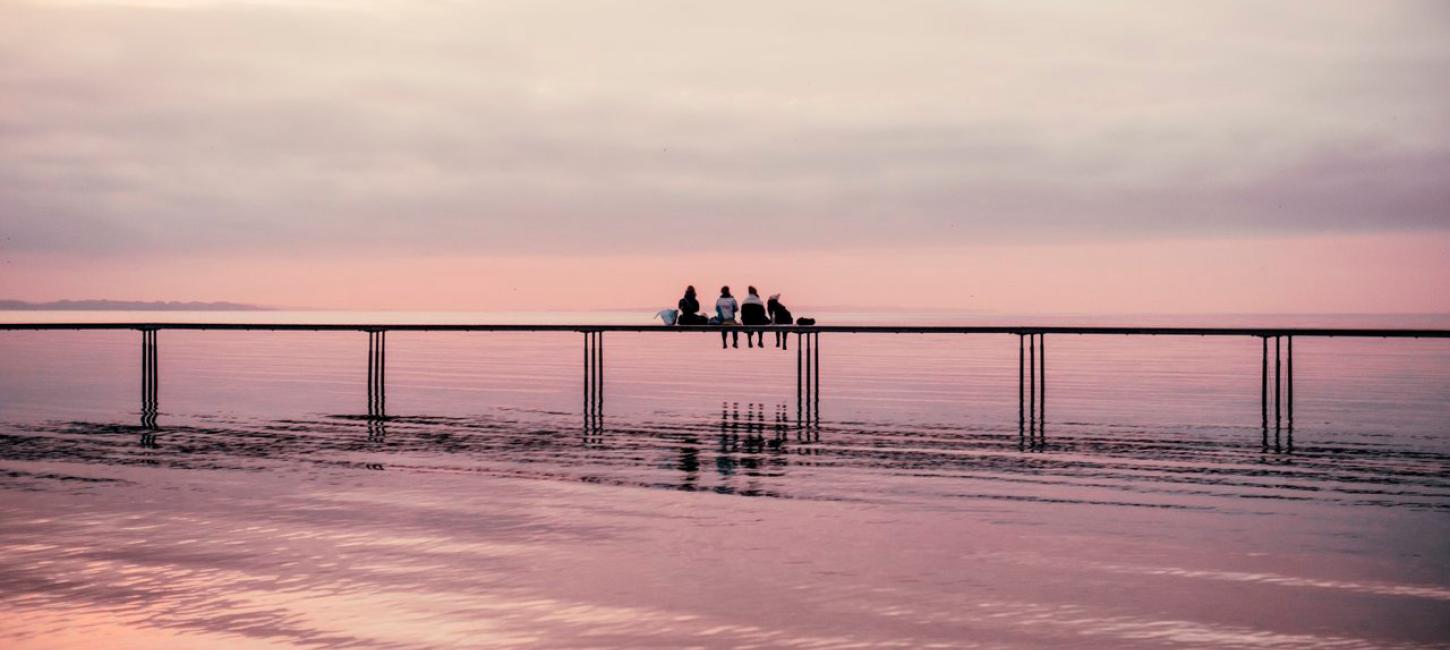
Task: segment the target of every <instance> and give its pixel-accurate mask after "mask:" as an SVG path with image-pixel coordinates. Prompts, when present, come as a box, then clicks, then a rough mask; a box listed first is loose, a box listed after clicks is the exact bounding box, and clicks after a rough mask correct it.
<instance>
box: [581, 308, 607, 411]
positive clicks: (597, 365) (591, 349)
mask: <svg viewBox="0 0 1450 650" xmlns="http://www.w3.org/2000/svg"><path fill="white" fill-rule="evenodd" d="M603 432H604V332H592V331H585V332H584V433H585V436H586V437H587V436H588V435H590V434H599V433H603Z"/></svg>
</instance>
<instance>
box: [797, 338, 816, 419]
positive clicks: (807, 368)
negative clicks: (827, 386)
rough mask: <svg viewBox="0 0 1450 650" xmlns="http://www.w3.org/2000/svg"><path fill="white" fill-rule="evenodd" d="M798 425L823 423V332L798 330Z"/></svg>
mask: <svg viewBox="0 0 1450 650" xmlns="http://www.w3.org/2000/svg"><path fill="white" fill-rule="evenodd" d="M795 352H796V357H795V399H796V426H797V427H812V426H820V424H821V333H820V332H796V345H795Z"/></svg>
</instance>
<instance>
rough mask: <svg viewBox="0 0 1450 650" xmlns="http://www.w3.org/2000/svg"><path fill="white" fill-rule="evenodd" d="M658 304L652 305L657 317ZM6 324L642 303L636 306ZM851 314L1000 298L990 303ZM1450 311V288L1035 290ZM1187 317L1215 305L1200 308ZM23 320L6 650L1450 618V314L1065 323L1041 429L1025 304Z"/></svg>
mask: <svg viewBox="0 0 1450 650" xmlns="http://www.w3.org/2000/svg"><path fill="white" fill-rule="evenodd" d="M645 316H647V314H646V315H645ZM4 317H5V318H6V319H7V320H11V321H15V320H35V319H51V320H57V319H58V320H83V319H131V320H137V321H148V320H179V319H189V320H192V321H216V320H232V321H235V320H245V319H249V320H251V322H259V321H291V322H298V321H301V320H330V321H332V322H347V321H348V320H360V321H367V322H384V321H386V322H527V321H546V320H550V319H552V321H553V322H560V321H583V322H593V323H604V322H632V321H631V319H634V320H638V321H641V322H642V321H643V316H641V315H640V314H635V313H632V312H631V313H614V314H588V315H582V316H581V315H579V314H486V315H477V314H410V313H382V314H318V313H315V312H313V313H290V312H283V313H279V312H256V313H247V314H224V315H218V314H216V313H208V314H181V315H177V314H154V313H152V314H140V315H132V314H120V315H118V314H114V313H111V314H81V315H77V314H76V313H74V312H71V313H63V314H40V315H37V314H36V313H34V312H24V313H21V312H16V313H10V314H5V315H4ZM831 317H832V318H833V320H832V321H831V322H848V321H852V320H854V321H857V322H864V321H866V320H873V319H874V321H875V322H881V321H882V320H892V319H906V320H909V321H910V322H913V323H922V322H936V321H935V319H942V320H949V321H950V322H971V323H977V324H995V323H1000V322H1011V321H1014V320H1020V319H1010V318H1005V317H1000V316H999V317H994V316H992V315H981V314H968V315H960V314H959V315H949V316H944V315H940V314H912V315H901V314H896V315H847V314H834V315H831ZM1038 320H1039V322H1044V323H1046V322H1070V323H1080V324H1144V323H1148V322H1151V323H1153V324H1214V325H1322V326H1365V327H1386V326H1403V327H1435V326H1444V323H1443V319H1440V320H1437V318H1436V317H1418V318H1395V319H1389V320H1385V319H1372V318H1351V317H1297V318H1288V317H1261V316H1259V317H1255V316H1240V317H1221V318H1216V319H1203V318H1199V319H1182V318H1179V319H1171V318H1164V317H1127V316H1124V317H1115V318H1110V319H1109V318H1097V319H1094V322H1084V319H1081V318H1069V317H1062V318H1057V319H1050V318H1041V319H1038ZM1190 321H1191V322H1190ZM606 340H607V344H606V347H605V352H606V368H607V373H606V381H607V385H606V400H605V404H604V411H603V418H602V421H601V422H600V424H601V425H602V426H599V427H590V426H586V422H585V420H584V418H583V416H582V407H583V406H584V404H583V397H582V395H581V392H580V386H581V367H580V366H581V356H582V340H581V336H580V335H578V334H570V333H548V334H528V333H397V332H395V333H391V334H389V335H388V372H387V411H386V414H385V417H369V414H368V409H367V394H366V379H365V373H366V357H365V353H366V345H367V339H366V336H365V335H364V334H361V333H305V332H285V333H274V332H180V331H176V332H173V331H164V332H161V334H160V365H161V373H160V377H161V383H160V395H159V414H158V415H157V418H156V427H154V428H152V427H149V426H142V418H141V413H140V407H141V404H140V401H139V398H140V388H139V368H140V335H139V334H137V333H135V332H126V331H115V332H111V331H95V332H0V493H3V495H4V498H3V500H0V521H3V522H4V526H3V527H0V549H3V551H4V552H3V553H0V601H3V603H4V605H5V607H4V611H5V612H6V614H5V615H3V617H0V639H3V640H4V643H5V645H6V646H7V647H93V646H94V639H96V638H99V637H102V636H103V637H104V638H107V639H110V640H113V641H114V642H115V643H116V644H117V645H122V646H132V647H196V646H198V645H228V646H237V647H247V646H251V645H257V646H273V645H278V644H281V645H303V646H318V647H339V646H348V647H386V648H393V647H400V648H410V647H434V646H480V645H485V646H508V645H527V646H568V647H578V646H590V647H600V646H613V647H639V646H646V645H655V646H666V647H677V646H692V645H693V646H749V645H757V646H777V647H778V646H787V647H789V646H801V647H844V646H872V647H875V646H889V645H899V646H909V647H922V646H930V645H940V646H944V647H1031V646H1042V645H1050V644H1064V645H1066V644H1071V645H1079V646H1082V645H1086V646H1096V647H1160V646H1177V647H1206V646H1214V647H1445V646H1446V645H1447V644H1450V624H1447V623H1446V621H1447V620H1450V560H1447V558H1450V553H1447V551H1450V543H1447V541H1446V540H1447V539H1450V537H1447V533H1450V479H1447V460H1450V437H1447V435H1446V434H1447V431H1446V428H1447V427H1446V423H1447V422H1450V400H1447V399H1446V398H1447V397H1450V342H1446V341H1384V340H1349V339H1335V340H1315V339H1301V340H1296V342H1295V352H1296V357H1295V375H1296V383H1295V391H1296V405H1295V412H1296V422H1295V429H1294V431H1293V440H1292V452H1291V451H1290V448H1289V444H1290V440H1289V437H1288V432H1280V436H1279V439H1278V440H1277V441H1275V440H1273V439H1272V436H1273V434H1272V432H1271V434H1270V436H1271V438H1270V441H1269V442H1270V445H1269V447H1268V448H1267V449H1266V448H1265V445H1264V438H1263V432H1262V431H1261V430H1260V428H1259V418H1260V411H1259V409H1260V404H1259V389H1260V387H1259V353H1260V349H1259V342H1258V341H1257V340H1255V339H1229V338H1178V337H1164V338H1137V337H1074V336H1052V337H1049V338H1048V346H1049V354H1050V356H1049V360H1050V366H1049V386H1050V391H1051V392H1050V393H1049V396H1050V397H1049V403H1048V418H1049V419H1048V423H1047V428H1046V440H1045V441H1044V442H1043V443H1042V444H1028V443H1027V442H1026V441H1024V440H1022V439H1021V438H1019V437H1018V434H1017V432H1018V429H1017V406H1018V405H1017V399H1016V398H1017V383H1016V381H1017V349H1016V346H1017V343H1016V339H1015V337H1011V336H985V335H983V336H940V335H930V336H928V335H910V336H908V335H899V336H861V335H831V334H827V335H823V336H822V337H821V348H822V350H821V351H822V358H821V396H820V398H821V403H820V410H819V412H820V422H819V424H818V425H814V426H799V425H798V422H797V413H796V410H795V408H796V403H795V395H796V393H795V381H796V379H795V364H796V354H795V350H794V349H792V350H791V351H789V352H782V351H779V350H775V349H773V348H767V349H750V348H746V347H745V343H744V341H743V340H742V342H741V348H740V349H729V350H721V349H720V341H719V338H718V336H716V335H711V334H681V335H667V336H666V335H657V334H624V333H618V334H616V333H611V334H608V335H607V337H606Z"/></svg>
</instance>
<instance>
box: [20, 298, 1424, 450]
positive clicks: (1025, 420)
mask: <svg viewBox="0 0 1450 650" xmlns="http://www.w3.org/2000/svg"><path fill="white" fill-rule="evenodd" d="M6 330H10V331H16V330H32V331H43V330H133V331H138V332H140V333H141V375H142V377H141V425H142V428H143V429H145V430H147V431H155V430H157V429H159V426H158V424H157V414H158V413H159V410H158V402H159V397H158V395H159V392H160V364H159V363H158V353H157V351H158V347H159V341H158V336H157V334H158V332H160V331H162V330H193V331H197V330H200V331H276V332H366V333H367V334H368V352H367V359H368V389H367V395H368V397H367V405H368V417H369V435H382V431H383V422H384V421H385V420H386V418H387V415H386V413H387V406H386V405H387V401H386V399H385V396H386V385H387V380H386V369H387V333H388V332H573V333H578V334H582V335H583V337H584V350H583V357H582V358H583V363H582V369H583V394H584V406H583V414H584V429H585V432H586V435H590V434H599V433H602V431H603V428H604V335H605V333H608V332H626V333H631V332H632V333H646V332H648V333H665V332H668V333H675V334H700V333H713V332H757V331H759V332H785V333H787V334H794V335H795V339H796V423H797V426H800V427H803V428H804V427H818V426H819V425H820V380H821V365H820V363H821V361H820V354H821V334H868V335H869V334H960V335H975V334H998V335H1012V336H1016V337H1017V433H1018V437H1019V440H1021V441H1022V443H1023V446H1024V448H1025V447H1026V446H1027V445H1031V446H1033V447H1034V448H1040V446H1041V445H1042V444H1043V443H1044V442H1045V441H1046V428H1047V337H1048V336H1049V335H1058V336H1062V335H1066V336H1094V335H1096V336H1201V337H1202V336H1216V337H1250V338H1258V339H1260V341H1261V358H1260V364H1259V373H1260V374H1259V382H1260V384H1259V403H1260V428H1261V430H1262V434H1263V438H1262V443H1263V448H1264V449H1265V450H1266V451H1267V450H1268V449H1269V448H1270V445H1269V431H1270V429H1271V427H1270V418H1269V413H1270V409H1271V403H1272V410H1273V421H1272V424H1273V426H1272V430H1273V432H1274V444H1273V449H1274V450H1276V451H1281V450H1283V449H1284V448H1283V446H1282V443H1281V434H1283V433H1284V432H1287V433H1288V449H1287V450H1288V451H1290V452H1292V451H1293V440H1294V438H1293V431H1294V339H1295V338H1306V337H1307V338H1387V339H1405V338H1410V339H1450V330H1443V329H1354V328H1243V327H1072V326H1015V325H1003V326H936V325H930V326H893V325H811V326H799V325H788V326H719V325H699V326H689V325H687V326H670V325H558V324H547V325H544V324H541V325H527V324H497V325H489V324H476V325H475V324H406V323H401V324H363V323H0V331H6ZM1270 348H1272V349H1273V351H1272V355H1271V354H1270ZM1270 356H1272V357H1273V364H1272V369H1271V368H1270ZM1271 376H1272V379H1271ZM1271 382H1272V384H1273V388H1272V390H1271V389H1270V383H1271ZM1271 393H1272V395H1271ZM147 439H148V438H147V435H146V434H143V439H142V442H143V444H147ZM154 440H155V437H154V434H150V441H151V443H152V444H154Z"/></svg>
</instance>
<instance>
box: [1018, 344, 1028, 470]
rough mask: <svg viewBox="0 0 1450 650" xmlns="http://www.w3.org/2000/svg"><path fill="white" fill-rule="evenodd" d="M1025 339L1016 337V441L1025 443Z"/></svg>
mask: <svg viewBox="0 0 1450 650" xmlns="http://www.w3.org/2000/svg"><path fill="white" fill-rule="evenodd" d="M1024 339H1025V337H1024V336H1023V335H1022V334H1018V335H1017V440H1018V442H1019V443H1025V442H1026V440H1027V408H1026V406H1027V405H1026V404H1025V403H1024V401H1023V400H1025V399H1026V398H1027V391H1026V388H1025V387H1026V385H1027V377H1026V374H1025V370H1026V368H1025V367H1024V365H1023V362H1024V361H1025V360H1026V359H1027V350H1026V348H1025V346H1024V342H1025V341H1024Z"/></svg>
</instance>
